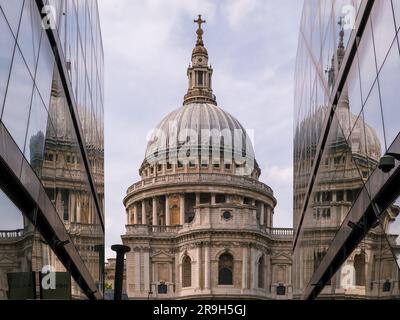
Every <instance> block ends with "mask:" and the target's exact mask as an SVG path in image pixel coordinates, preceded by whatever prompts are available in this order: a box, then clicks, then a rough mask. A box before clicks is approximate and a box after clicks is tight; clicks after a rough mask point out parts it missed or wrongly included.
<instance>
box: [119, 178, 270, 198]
mask: <svg viewBox="0 0 400 320" xmlns="http://www.w3.org/2000/svg"><path fill="white" fill-rule="evenodd" d="M182 183H201V184H204V183H213V184H216V185H221V184H222V185H229V186H236V187H237V186H242V187H247V188H254V189H256V190H258V191H261V192H266V193H269V194H271V195H273V191H272V189H271V188H270V187H269V186H267V185H266V184H264V183H262V182H260V181H257V180H255V179H252V178H248V177H244V176H236V175H228V174H218V173H211V174H207V173H202V174H198V173H180V174H171V175H163V176H158V177H153V178H148V179H144V180H142V181H139V182H137V183H135V184H133V185H132V186H131V187H130V188H129V189H128V191H127V194H130V193H132V192H136V191H139V190H142V189H146V188H147V187H149V186H162V185H164V184H165V185H168V186H170V185H174V184H178V185H179V184H182Z"/></svg>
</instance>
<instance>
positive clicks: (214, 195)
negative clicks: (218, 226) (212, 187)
mask: <svg viewBox="0 0 400 320" xmlns="http://www.w3.org/2000/svg"><path fill="white" fill-rule="evenodd" d="M216 203H217V201H216V194H215V193H212V194H211V205H215V204H216Z"/></svg>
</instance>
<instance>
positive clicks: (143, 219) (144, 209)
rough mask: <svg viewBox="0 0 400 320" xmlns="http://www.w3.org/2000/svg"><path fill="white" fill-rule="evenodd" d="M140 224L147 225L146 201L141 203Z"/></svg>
mask: <svg viewBox="0 0 400 320" xmlns="http://www.w3.org/2000/svg"><path fill="white" fill-rule="evenodd" d="M142 224H147V217H146V201H144V200H143V201H142Z"/></svg>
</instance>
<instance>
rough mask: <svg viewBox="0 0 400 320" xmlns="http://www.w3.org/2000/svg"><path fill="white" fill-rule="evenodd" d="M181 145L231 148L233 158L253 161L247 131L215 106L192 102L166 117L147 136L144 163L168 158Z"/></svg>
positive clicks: (205, 148) (204, 148) (200, 147)
mask: <svg viewBox="0 0 400 320" xmlns="http://www.w3.org/2000/svg"><path fill="white" fill-rule="evenodd" d="M221 136H222V137H223V138H221ZM184 145H186V146H188V145H190V146H191V147H193V146H196V147H198V148H199V149H202V150H207V148H210V146H211V148H213V149H220V148H221V147H224V148H227V147H230V148H232V149H233V150H232V151H233V153H232V156H233V155H234V153H236V154H238V155H239V156H240V157H246V158H248V159H252V160H253V161H254V149H253V146H252V143H251V140H250V138H249V137H248V135H247V133H246V130H245V129H244V128H243V126H242V125H241V124H240V122H239V121H238V120H236V118H234V117H233V116H232V115H230V114H229V113H228V112H225V111H224V110H222V109H221V108H220V107H218V106H215V105H214V104H209V103H191V104H187V105H184V106H183V107H180V108H178V109H176V110H174V111H172V112H171V113H170V114H168V115H167V116H166V117H165V118H164V119H163V120H162V121H161V122H160V124H159V125H158V126H157V127H156V129H155V130H154V132H153V134H152V135H151V137H150V140H149V142H148V145H147V150H146V155H145V161H147V162H150V163H151V162H153V161H154V160H153V159H154V158H156V157H158V156H160V155H161V154H169V157H171V154H172V152H173V151H176V148H178V149H179V148H181V147H182V146H184ZM195 149H196V148H195ZM224 150H226V149H224Z"/></svg>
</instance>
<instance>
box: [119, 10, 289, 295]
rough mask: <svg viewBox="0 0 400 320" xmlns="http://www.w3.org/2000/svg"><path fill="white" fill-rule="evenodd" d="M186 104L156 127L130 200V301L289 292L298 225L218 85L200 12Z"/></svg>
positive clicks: (126, 200) (127, 236) (127, 202)
mask: <svg viewBox="0 0 400 320" xmlns="http://www.w3.org/2000/svg"><path fill="white" fill-rule="evenodd" d="M195 22H196V23H197V24H198V29H197V32H196V33H197V41H196V45H195V48H194V49H193V52H192V59H191V64H190V65H189V68H188V71H187V76H188V83H189V89H188V92H187V94H186V95H185V97H184V102H183V106H182V107H180V108H178V109H177V110H175V111H172V112H171V113H170V114H169V115H167V116H166V117H165V118H164V119H163V120H162V121H161V122H160V124H159V125H158V126H157V128H156V129H155V130H154V132H153V135H152V137H151V138H150V140H149V142H148V146H147V150H146V154H145V159H144V161H143V163H142V165H141V167H140V169H139V173H140V176H141V181H139V182H137V183H134V184H133V185H132V186H131V187H130V188H129V189H128V191H127V194H126V196H125V198H124V205H125V207H126V219H127V223H126V233H125V234H124V235H123V236H122V240H123V243H124V244H125V245H127V246H129V247H130V249H131V251H130V252H129V253H127V257H126V290H127V294H128V297H129V298H130V299H197V298H202V299H213V298H216V299H218V298H231V299H235V298H248V299H279V298H280V299H290V298H291V297H292V287H291V283H292V280H291V274H292V270H291V265H292V257H291V250H292V241H293V230H292V229H277V228H274V227H273V215H274V208H275V206H276V204H277V201H276V199H275V197H274V195H273V191H272V189H271V188H270V187H269V186H267V185H266V184H264V183H262V182H261V181H259V177H260V175H261V170H260V168H259V166H258V164H257V161H256V160H255V157H254V150H253V146H252V143H251V140H250V137H249V136H248V134H247V133H246V131H245V129H244V128H243V127H242V125H241V124H240V123H239V121H238V120H237V119H235V118H234V117H233V116H232V115H230V114H229V113H228V112H226V111H224V110H223V109H222V108H221V107H220V106H218V105H217V102H216V97H215V95H214V94H213V91H212V73H213V70H212V68H211V66H210V65H209V62H208V58H209V57H208V52H207V49H206V48H205V46H204V43H203V29H202V24H203V23H204V22H205V21H203V20H202V19H201V16H199V18H198V19H197V20H195Z"/></svg>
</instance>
